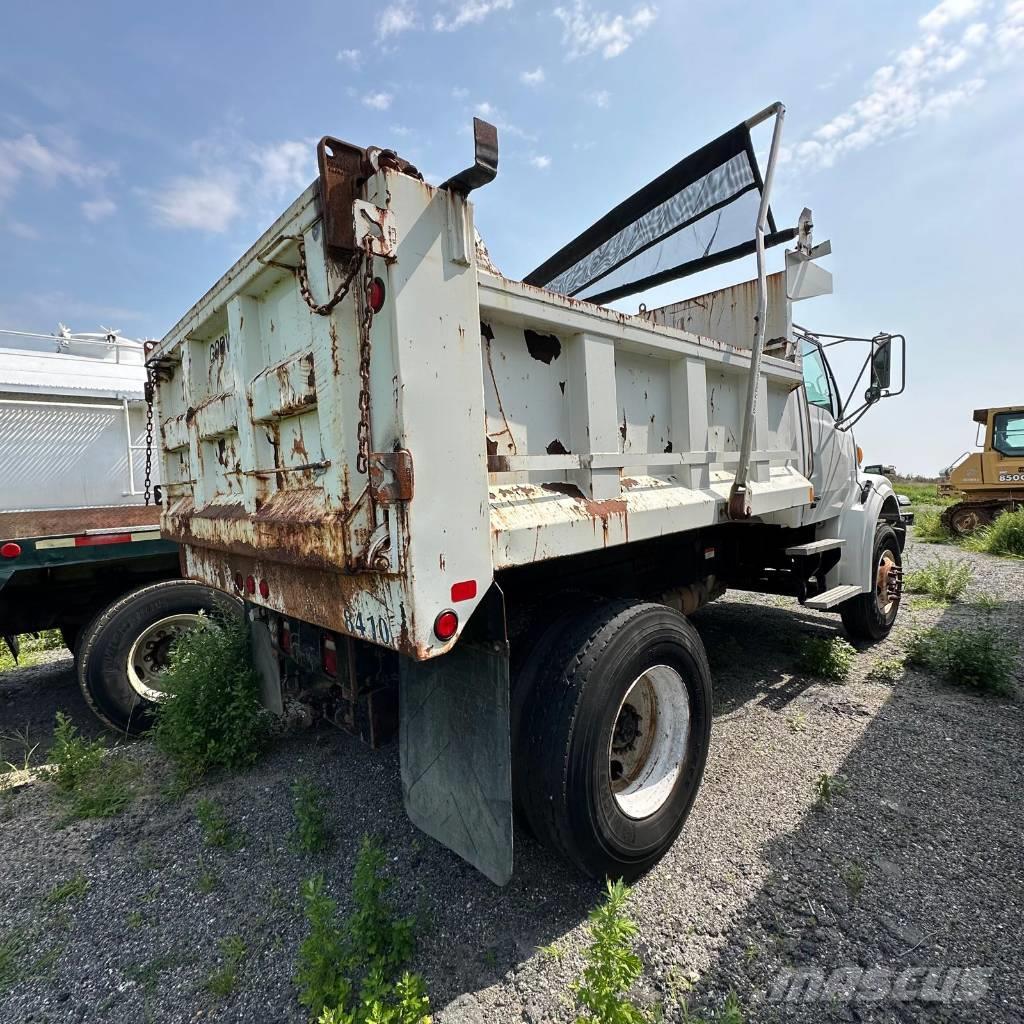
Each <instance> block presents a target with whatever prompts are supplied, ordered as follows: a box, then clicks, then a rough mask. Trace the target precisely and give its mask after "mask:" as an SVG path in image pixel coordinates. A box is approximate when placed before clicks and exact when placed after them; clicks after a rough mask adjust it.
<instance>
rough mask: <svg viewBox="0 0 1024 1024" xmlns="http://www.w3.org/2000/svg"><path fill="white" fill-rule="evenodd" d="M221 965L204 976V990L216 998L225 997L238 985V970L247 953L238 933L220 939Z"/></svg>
mask: <svg viewBox="0 0 1024 1024" xmlns="http://www.w3.org/2000/svg"><path fill="white" fill-rule="evenodd" d="M220 955H221V960H222V961H223V962H222V964H221V966H220V967H218V968H217V969H216V970H215V971H213V972H212V973H211V974H209V975H208V976H207V978H206V983H205V984H206V990H207V991H208V992H209V993H210V994H211V995H214V996H216V997H217V998H218V999H226V998H227V997H228V996H229V995H231V993H232V992H234V991H235V988H236V987H237V986H238V972H239V969H240V968H241V966H242V963H243V961H244V960H245V958H246V956H247V955H248V950H247V949H246V945H245V942H244V941H243V940H242V938H241V937H240V936H238V935H229V936H228V937H227V938H226V939H221V941H220Z"/></svg>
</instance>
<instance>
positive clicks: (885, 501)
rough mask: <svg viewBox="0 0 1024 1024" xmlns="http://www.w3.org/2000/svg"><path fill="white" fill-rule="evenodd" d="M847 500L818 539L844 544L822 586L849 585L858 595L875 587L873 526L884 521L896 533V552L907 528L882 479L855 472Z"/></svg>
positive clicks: (881, 477)
mask: <svg viewBox="0 0 1024 1024" xmlns="http://www.w3.org/2000/svg"><path fill="white" fill-rule="evenodd" d="M850 488H851V491H852V493H851V495H850V499H849V500H848V501H847V502H844V504H843V511H842V512H841V513H840V514H839V517H838V518H837V519H833V520H830V521H829V523H828V525H827V527H826V529H825V531H824V532H823V533H822V538H825V537H840V538H842V539H843V540H845V541H846V544H845V545H844V546H843V553H842V557H841V558H840V559H839V562H838V563H837V564H836V566H835V568H833V569H832V571H831V572H829V574H828V578H827V581H826V587H829V588H831V587H837V586H840V585H841V584H851V585H854V586H857V587H860V591H861V593H862V594H867V593H869V592H871V591H872V590H874V588H875V571H874V566H873V565H872V561H871V555H872V552H873V550H874V546H875V527H876V526H877V524H878V521H879V520H882V521H883V522H888V523H890V524H891V525H892V527H893V529H894V530H895V531H896V539H897V541H898V542H899V545H900V550H901V551H902V550H903V545H904V543H905V542H906V537H907V527H906V524H905V523H904V522H903V517H902V515H901V514H900V505H899V502H898V501H897V500H896V492H895V491H894V490H893V489H892V484H891V483H889V481H888V480H887V479H886V478H885V477H884V476H878V475H876V474H874V473H859V474H858V475H857V479H856V481H852V480H851V481H850Z"/></svg>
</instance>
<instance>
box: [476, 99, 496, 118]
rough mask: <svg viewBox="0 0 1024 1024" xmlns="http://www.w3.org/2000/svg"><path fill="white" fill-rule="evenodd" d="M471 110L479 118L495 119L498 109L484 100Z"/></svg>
mask: <svg viewBox="0 0 1024 1024" xmlns="http://www.w3.org/2000/svg"><path fill="white" fill-rule="evenodd" d="M473 110H474V111H475V112H476V113H477V114H479V115H480V117H497V116H498V108H497V107H495V106H494V105H493V104H492V103H488V102H487V101H486V100H484V101H483V102H482V103H478V104H477V105H476V106H475V107H474V108H473Z"/></svg>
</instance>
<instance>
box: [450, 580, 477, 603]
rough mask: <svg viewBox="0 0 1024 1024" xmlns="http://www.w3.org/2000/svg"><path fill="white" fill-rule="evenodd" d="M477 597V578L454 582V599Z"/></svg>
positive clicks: (462, 599)
mask: <svg viewBox="0 0 1024 1024" xmlns="http://www.w3.org/2000/svg"><path fill="white" fill-rule="evenodd" d="M474 597H476V580H463V581H462V582H461V583H453V584H452V600H453V601H471V600H472V599H473V598H474Z"/></svg>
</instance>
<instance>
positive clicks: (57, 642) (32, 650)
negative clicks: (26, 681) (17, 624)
mask: <svg viewBox="0 0 1024 1024" xmlns="http://www.w3.org/2000/svg"><path fill="white" fill-rule="evenodd" d="M18 643H19V646H20V653H19V654H18V660H17V662H15V660H14V655H13V654H11V651H10V649H9V648H8V646H7V644H6V643H4V642H3V641H0V672H7V671H10V670H11V669H13V668H25V667H26V666H27V665H35V664H38V663H39V662H40V661H42V660H43V658H42V655H43V654H44V653H45V652H46V651H59V650H62V649H63V648H64V640H63V638H62V637H61V635H60V630H59V629H43V630H40V631H39V632H38V633H22V634H21V635H20V636H19V637H18Z"/></svg>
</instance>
